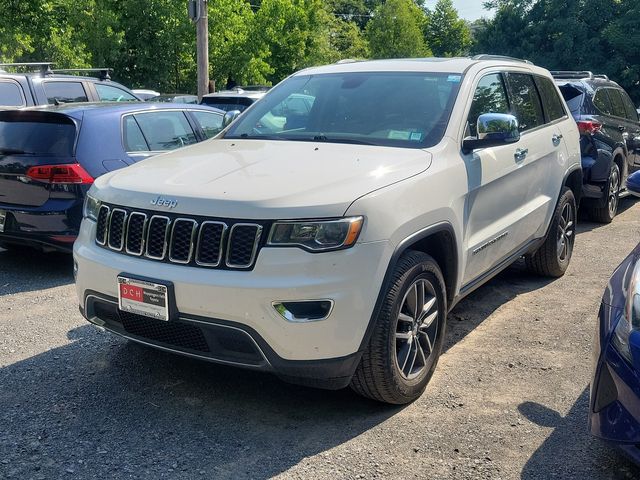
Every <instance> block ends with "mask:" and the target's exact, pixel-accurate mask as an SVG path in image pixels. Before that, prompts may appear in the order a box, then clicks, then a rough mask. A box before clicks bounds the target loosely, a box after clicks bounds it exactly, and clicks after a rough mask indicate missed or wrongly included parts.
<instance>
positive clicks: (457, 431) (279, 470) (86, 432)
mask: <svg viewBox="0 0 640 480" xmlns="http://www.w3.org/2000/svg"><path fill="white" fill-rule="evenodd" d="M621 209H622V210H623V211H622V213H621V214H620V215H619V217H617V218H616V219H615V221H614V222H613V224H611V225H608V226H602V225H598V224H593V223H586V222H583V223H582V224H581V226H580V228H579V233H578V236H577V241H576V250H575V252H574V256H573V260H572V264H571V266H570V268H569V271H568V272H567V274H566V275H565V277H563V278H561V279H559V280H556V281H548V280H546V279H541V278H537V277H532V276H530V275H528V274H527V273H526V272H525V271H524V270H523V267H522V265H519V264H518V265H515V266H513V267H511V268H510V269H508V270H507V271H506V272H504V273H503V274H501V275H500V276H499V277H498V278H496V279H494V280H493V281H491V282H490V283H488V284H487V285H485V286H484V287H482V288H481V289H480V290H478V291H476V292H475V293H474V294H472V295H471V296H470V297H468V298H467V299H466V300H464V301H463V302H462V303H461V304H460V305H458V306H457V307H456V308H455V310H454V311H453V312H452V314H451V315H450V318H449V332H448V341H447V343H446V351H445V353H444V354H443V356H442V358H441V361H440V364H439V366H438V369H437V371H436V373H435V375H434V377H433V380H432V381H431V384H430V385H429V387H428V388H427V391H426V393H425V394H424V395H423V396H422V398H420V399H419V400H418V401H416V402H415V403H413V404H412V405H409V406H406V407H404V408H400V407H388V406H383V405H379V404H376V403H373V402H370V401H367V400H364V399H361V398H359V397H357V396H356V395H355V394H353V393H352V392H350V391H349V390H345V391H339V392H327V391H319V390H313V389H307V388H303V387H297V386H292V385H288V384H285V383H282V382H280V381H279V380H277V379H276V378H275V377H272V376H270V375H266V374H258V373H253V372H247V371H243V370H237V369H231V368H226V367H220V366H216V365H211V364H207V363H202V362H198V361H194V360H190V359H185V358H181V357H178V356H174V355H170V354H166V353H162V352H158V351H154V350H151V349H147V348H143V347H139V346H136V345H134V344H132V343H130V342H126V341H124V340H121V339H119V338H117V337H115V336H113V335H110V334H106V333H101V332H99V331H98V330H97V329H95V328H93V327H92V326H90V325H88V324H87V323H86V322H85V321H84V320H83V319H82V318H81V316H80V314H79V313H78V309H77V305H76V296H75V290H74V287H73V278H72V272H71V258H70V256H68V255H58V254H52V255H41V254H35V253H34V254H29V255H27V256H22V257H19V256H16V255H15V254H10V253H9V252H4V251H2V250H0V478H20V479H45V478H149V479H157V478H198V479H199V478H223V479H224V478H256V479H261V478H269V477H273V476H278V477H280V478H305V479H307V478H327V477H332V478H384V477H387V478H437V479H448V478H455V479H466V478H469V479H476V478H491V479H498V478H501V479H513V478H524V479H538V478H539V479H549V478H575V479H586V478H589V479H612V478H640V469H637V468H636V467H634V466H633V465H632V464H630V463H629V462H628V461H627V460H626V459H625V458H623V457H621V456H620V455H619V454H618V453H617V452H616V451H614V450H612V449H610V448H609V447H607V446H605V445H603V444H602V443H600V442H599V441H597V440H595V439H592V438H591V437H590V436H589V434H588V433H587V430H586V421H587V415H586V412H587V406H588V382H589V376H590V373H591V372H590V370H591V363H592V361H591V348H590V345H591V338H592V336H593V334H594V331H595V325H596V314H597V309H598V303H599V301H600V297H601V295H602V291H603V289H604V287H605V285H606V282H607V279H608V278H609V275H610V274H611V272H612V270H613V269H614V268H615V266H616V265H617V264H618V263H619V262H620V261H621V260H622V259H623V258H624V257H625V256H626V255H627V253H628V252H629V251H630V250H631V249H632V248H633V246H634V245H635V244H636V243H637V242H638V240H639V238H640V237H639V236H638V232H639V231H640V204H634V201H632V200H625V201H623V202H622V204H621Z"/></svg>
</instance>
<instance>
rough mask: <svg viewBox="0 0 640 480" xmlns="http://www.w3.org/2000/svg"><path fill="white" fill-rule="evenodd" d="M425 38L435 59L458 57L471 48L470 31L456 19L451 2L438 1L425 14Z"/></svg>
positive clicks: (462, 22) (449, 0)
mask: <svg viewBox="0 0 640 480" xmlns="http://www.w3.org/2000/svg"><path fill="white" fill-rule="evenodd" d="M427 14H428V22H427V23H426V28H425V32H426V38H427V43H428V44H429V47H430V48H431V51H432V52H433V54H434V55H435V56H436V57H455V56H460V55H463V54H465V53H467V51H468V50H469V48H470V47H471V31H470V30H469V26H468V25H467V23H466V22H465V21H464V20H462V19H461V18H460V17H458V12H457V10H456V9H455V8H453V2H452V0H438V2H437V3H436V6H435V8H434V9H433V11H432V12H427Z"/></svg>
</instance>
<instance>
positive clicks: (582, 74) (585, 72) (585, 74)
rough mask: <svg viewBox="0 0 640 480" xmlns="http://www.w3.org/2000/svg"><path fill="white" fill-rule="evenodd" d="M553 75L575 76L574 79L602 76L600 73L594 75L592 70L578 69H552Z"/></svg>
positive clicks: (557, 76)
mask: <svg viewBox="0 0 640 480" xmlns="http://www.w3.org/2000/svg"><path fill="white" fill-rule="evenodd" d="M551 76H552V77H553V78H574V79H582V78H588V79H590V80H591V79H593V78H596V77H599V78H600V77H601V76H600V75H594V74H593V72H590V71H589V70H576V71H573V70H552V71H551ZM603 76H604V75H603Z"/></svg>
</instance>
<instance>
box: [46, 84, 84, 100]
mask: <svg viewBox="0 0 640 480" xmlns="http://www.w3.org/2000/svg"><path fill="white" fill-rule="evenodd" d="M43 86H44V93H45V95H46V96H47V101H48V102H49V103H50V104H55V103H56V102H58V103H71V102H87V101H88V98H87V92H85V91H84V87H83V86H82V83H80V82H44V84H43Z"/></svg>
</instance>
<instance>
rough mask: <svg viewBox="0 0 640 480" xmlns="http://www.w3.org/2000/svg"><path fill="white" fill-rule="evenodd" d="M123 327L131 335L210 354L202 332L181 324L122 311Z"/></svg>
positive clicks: (120, 312) (196, 328)
mask: <svg viewBox="0 0 640 480" xmlns="http://www.w3.org/2000/svg"><path fill="white" fill-rule="evenodd" d="M118 313H119V314H120V320H121V321H122V326H123V327H124V329H125V330H126V331H127V333H130V334H131V335H135V336H137V337H142V338H146V339H148V340H153V341H155V342H160V343H165V344H167V345H172V346H174V347H178V348H184V349H186V350H195V351H197V352H205V353H208V352H209V345H208V344H207V340H206V339H205V338H204V335H203V334H202V330H201V329H199V328H198V327H195V326H193V325H187V324H184V323H179V322H163V321H161V320H154V319H152V318H147V317H143V316H142V315H136V314H135V313H129V312H125V311H122V310H120V311H119V312H118Z"/></svg>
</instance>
